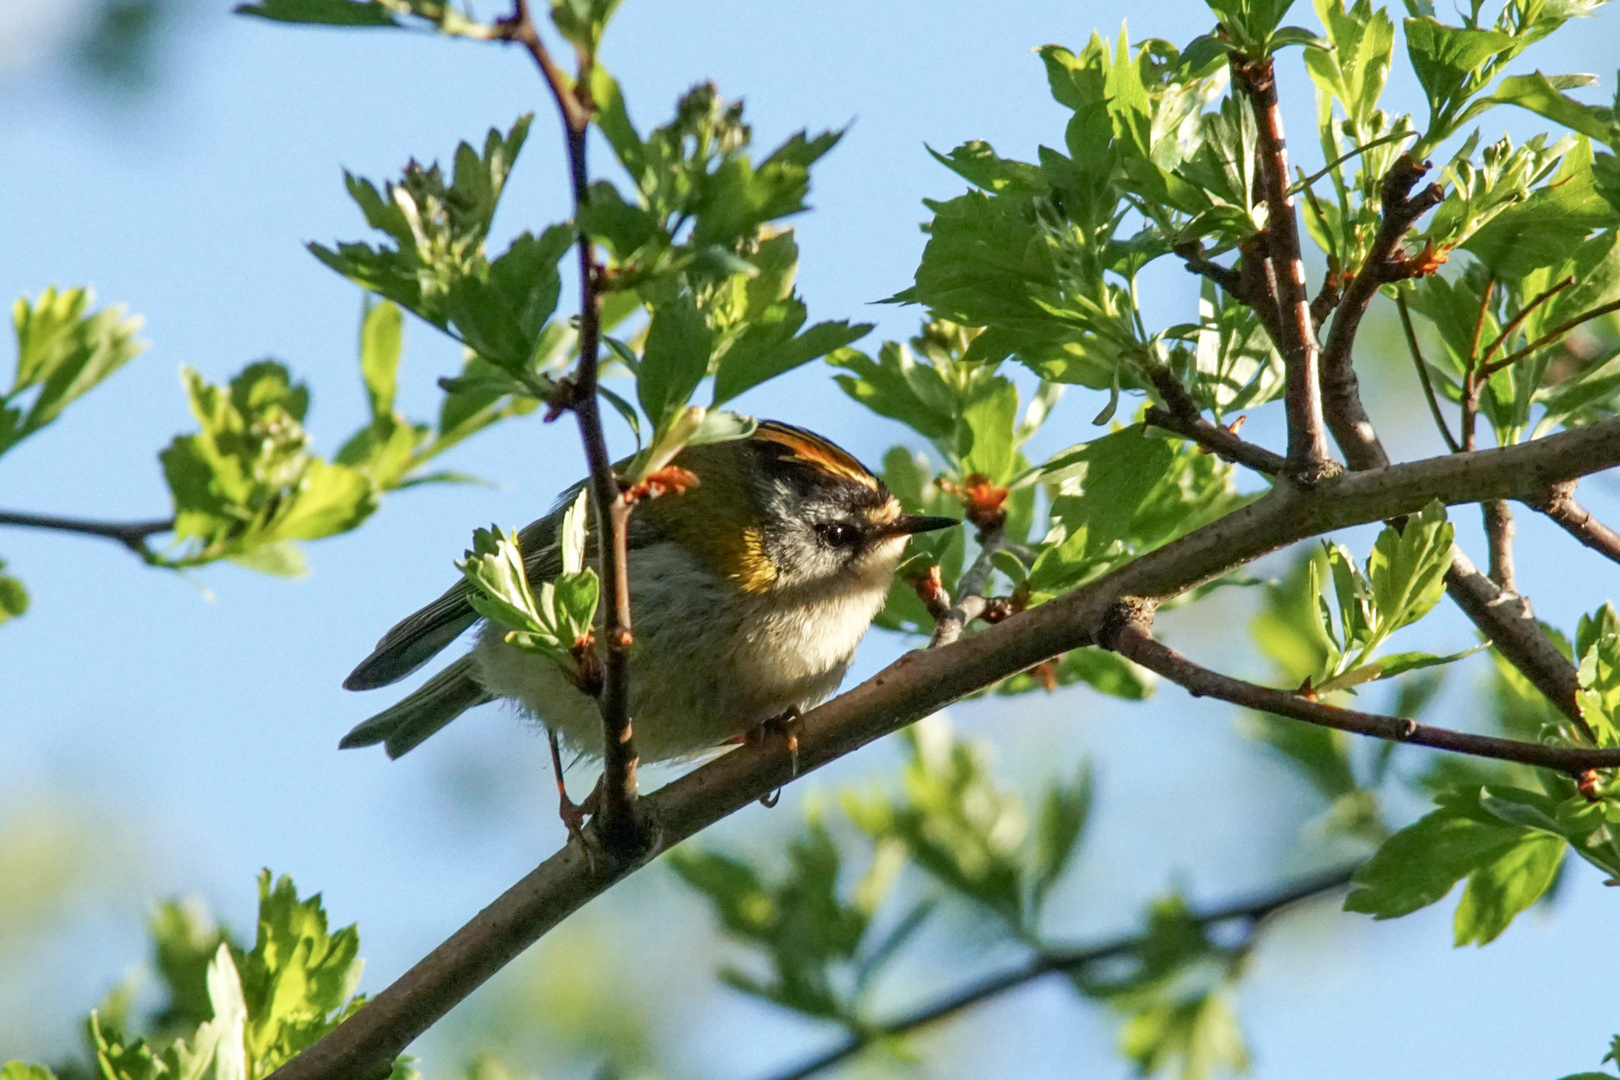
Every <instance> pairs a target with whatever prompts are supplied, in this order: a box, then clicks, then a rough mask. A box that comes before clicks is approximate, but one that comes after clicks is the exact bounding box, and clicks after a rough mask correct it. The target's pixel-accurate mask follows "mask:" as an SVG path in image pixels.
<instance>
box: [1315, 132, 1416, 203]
mask: <svg viewBox="0 0 1620 1080" xmlns="http://www.w3.org/2000/svg"><path fill="white" fill-rule="evenodd" d="M1412 137H1413V134H1412V132H1410V131H1394V132H1391V133H1390V134H1388V135H1380V136H1379V137H1378V138H1376V139H1373V140H1372V141H1371V142H1365V143H1362V144H1361V145H1360V146H1355V147H1351V148H1350V149H1349V150H1346V151H1345V152H1344V153H1342V154H1340V155H1339V156H1338V157H1336V158H1334V159H1333V160H1332V161H1330V162H1328V163H1327V164H1326V165H1324V166H1322V167H1321V168H1320V169H1318V170H1316V171H1315V172H1313V173H1312V174H1311V175H1309V176H1306V175H1305V170H1303V169H1296V170H1295V171H1296V172H1298V173H1299V174H1300V175H1299V182H1298V183H1296V184H1295V185H1294V186H1293V187H1291V188H1289V189H1288V193H1289V194H1290V195H1298V194H1300V193H1301V192H1304V191H1309V190H1310V187H1311V185H1312V184H1314V183H1316V182H1317V181H1318V180H1320V179H1322V177H1324V176H1326V175H1327V174H1328V173H1330V172H1332V171H1333V170H1334V169H1337V168H1338V167H1339V166H1340V165H1343V164H1344V163H1345V162H1347V161H1349V160H1350V159H1351V158H1353V157H1357V156H1359V155H1361V154H1365V153H1366V152H1367V151H1369V150H1372V149H1374V148H1375V147H1379V146H1383V145H1384V144H1386V143H1392V142H1400V141H1401V140H1403V139H1410V138H1412Z"/></svg>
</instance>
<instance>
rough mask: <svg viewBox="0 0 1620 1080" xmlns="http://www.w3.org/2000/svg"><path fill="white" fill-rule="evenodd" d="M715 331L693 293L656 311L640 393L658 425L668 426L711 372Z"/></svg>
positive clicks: (643, 361)
mask: <svg viewBox="0 0 1620 1080" xmlns="http://www.w3.org/2000/svg"><path fill="white" fill-rule="evenodd" d="M713 348H714V333H713V331H712V330H711V329H710V327H709V324H708V321H707V319H705V318H704V315H703V312H702V311H700V310H699V309H698V306H697V303H696V301H694V300H693V299H692V297H691V296H690V295H689V294H684V293H683V294H682V295H680V296H678V297H676V298H675V299H673V300H671V301H670V302H669V303H667V304H663V305H661V306H660V307H659V308H658V309H657V310H656V311H654V312H653V317H652V321H651V323H650V325H649V326H648V329H647V348H646V351H645V352H644V353H643V354H642V358H641V371H640V374H639V377H638V378H637V380H636V394H637V396H638V397H639V398H640V400H641V408H642V411H643V412H645V413H646V414H647V417H648V419H650V420H652V422H653V423H654V424H655V425H659V426H662V425H664V424H665V423H666V422H667V421H668V420H669V419H670V417H671V416H672V415H673V414H674V413H675V411H676V410H678V409H681V408H683V407H684V406H685V405H686V403H687V401H689V400H690V399H691V397H692V393H693V391H695V390H696V389H697V387H698V383H700V382H702V381H703V376H704V375H706V374H708V371H709V356H710V354H711V352H712V351H713Z"/></svg>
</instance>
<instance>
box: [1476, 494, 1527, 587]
mask: <svg viewBox="0 0 1620 1080" xmlns="http://www.w3.org/2000/svg"><path fill="white" fill-rule="evenodd" d="M1480 509H1481V510H1482V511H1483V512H1484V517H1485V542H1486V543H1487V544H1488V545H1489V547H1490V552H1491V570H1490V577H1491V580H1492V581H1494V582H1495V583H1496V587H1497V588H1499V589H1501V590H1502V591H1503V592H1510V593H1515V594H1517V593H1518V591H1519V589H1518V586H1517V585H1516V584H1515V582H1514V575H1513V537H1514V535H1515V534H1516V533H1517V532H1518V530H1517V529H1516V528H1515V527H1514V525H1513V510H1512V508H1510V507H1509V506H1508V504H1507V503H1505V502H1503V501H1502V500H1501V499H1492V500H1491V501H1490V502H1487V503H1482V504H1481V505H1480Z"/></svg>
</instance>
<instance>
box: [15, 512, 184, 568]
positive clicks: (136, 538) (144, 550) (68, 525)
mask: <svg viewBox="0 0 1620 1080" xmlns="http://www.w3.org/2000/svg"><path fill="white" fill-rule="evenodd" d="M0 525H12V526H16V527H17V528H22V529H50V530H52V531H53V532H65V533H77V534H79V535H80V536H99V537H102V538H103V539H106V540H115V541H117V542H118V543H120V544H122V545H124V546H125V547H127V548H128V549H129V550H131V551H133V552H134V553H135V554H136V555H139V556H140V557H141V558H143V559H145V558H148V557H149V556H150V555H151V550H150V549H149V548H148V547H147V546H146V541H147V540H148V539H150V538H151V537H154V536H156V535H158V534H159V533H166V532H171V531H173V529H174V519H173V518H168V519H167V520H164V521H85V520H84V519H82V518H65V517H50V516H48V515H43V514H14V513H10V512H9V511H4V510H0Z"/></svg>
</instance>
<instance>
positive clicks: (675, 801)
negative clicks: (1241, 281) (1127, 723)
mask: <svg viewBox="0 0 1620 1080" xmlns="http://www.w3.org/2000/svg"><path fill="white" fill-rule="evenodd" d="M1616 465H1620V417H1617V418H1609V419H1605V420H1599V421H1597V422H1596V423H1593V424H1588V425H1584V426H1582V427H1579V428H1575V429H1573V430H1569V431H1563V432H1560V433H1558V434H1557V435H1550V436H1547V437H1546V438H1542V439H1535V440H1532V441H1531V442H1529V443H1523V444H1519V445H1516V446H1511V447H1505V448H1499V449H1491V450H1483V451H1479V452H1478V453H1473V454H1447V455H1443V456H1441V457H1437V458H1429V459H1426V460H1423V461H1416V462H1411V463H1408V464H1402V465H1394V466H1391V467H1390V468H1387V469H1379V470H1375V471H1372V472H1362V473H1349V474H1345V475H1342V476H1338V477H1334V478H1332V479H1331V480H1329V481H1327V482H1325V483H1324V484H1322V485H1321V486H1320V487H1319V488H1318V489H1317V490H1316V491H1314V492H1312V493H1310V494H1309V495H1308V496H1305V495H1301V494H1300V493H1298V492H1296V491H1293V490H1292V489H1290V488H1289V487H1288V485H1278V486H1277V487H1276V488H1274V489H1273V491H1272V492H1271V493H1270V494H1268V495H1266V496H1264V497H1262V498H1260V499H1258V500H1255V501H1254V502H1251V503H1248V504H1246V505H1244V506H1242V507H1241V508H1239V509H1237V510H1234V511H1232V512H1231V513H1229V514H1227V515H1225V516H1224V517H1222V518H1220V519H1219V520H1217V521H1214V522H1212V523H1210V524H1208V525H1205V526H1202V527H1200V528H1197V529H1194V530H1192V531H1191V532H1189V533H1187V534H1186V535H1184V536H1182V537H1180V538H1179V539H1176V540H1172V541H1171V542H1169V543H1167V544H1165V545H1163V546H1161V547H1158V548H1155V549H1154V550H1152V551H1149V552H1147V553H1146V554H1143V555H1141V556H1138V557H1137V558H1135V559H1132V560H1131V561H1129V562H1127V563H1126V564H1125V565H1123V566H1121V567H1119V568H1118V569H1115V570H1113V571H1110V572H1109V573H1107V574H1104V575H1103V576H1102V577H1100V578H1098V579H1096V580H1094V581H1090V582H1087V583H1086V584H1084V585H1081V586H1079V587H1078V588H1075V589H1072V590H1070V591H1069V592H1067V593H1065V594H1063V595H1062V596H1059V597H1057V598H1055V599H1053V600H1051V601H1049V602H1047V603H1045V604H1041V605H1039V606H1037V607H1033V608H1030V609H1029V610H1027V611H1024V612H1021V613H1019V614H1017V615H1014V616H1013V617H1011V618H1009V619H1006V620H1005V621H1003V622H999V623H996V624H995V625H992V626H988V627H986V628H985V629H984V631H983V632H982V633H978V634H973V635H971V636H968V637H963V638H962V639H960V640H958V641H957V642H956V643H955V644H954V645H948V646H945V647H943V648H939V649H920V650H917V651H914V652H909V653H907V654H905V655H904V656H902V657H901V658H900V659H899V660H897V661H895V662H894V663H893V664H890V665H889V666H888V667H887V668H884V669H883V670H882V671H880V672H878V673H877V674H876V675H874V676H873V677H872V678H870V679H868V680H867V681H866V682H864V683H861V684H860V685H859V686H856V687H854V688H852V689H851V690H849V691H848V692H846V693H844V694H841V695H839V696H838V697H836V698H834V699H832V700H831V701H829V702H827V703H826V704H824V705H821V706H819V707H817V708H815V709H812V710H810V711H809V712H808V713H806V714H805V715H804V716H803V717H802V718H801V720H800V735H799V752H798V756H797V774H798V775H800V776H802V775H804V774H806V773H809V772H812V771H814V770H815V769H818V768H820V767H821V766H823V765H826V764H828V763H829V762H831V761H835V760H837V759H839V758H841V757H843V756H845V755H847V754H850V753H852V752H854V751H855V750H857V749H859V748H860V747H862V746H865V745H867V744H868V743H871V742H873V741H875V740H877V739H880V738H882V737H884V736H885V735H888V734H891V733H892V732H895V731H898V730H900V729H901V728H903V727H905V726H906V725H908V724H910V723H912V722H914V721H916V720H919V719H921V718H922V717H924V716H928V715H930V714H932V713H934V712H937V711H938V710H939V709H941V708H944V707H945V706H947V705H949V704H950V703H951V702H954V701H957V700H960V699H961V698H962V697H964V696H966V695H968V694H971V693H975V692H977V691H979V690H982V689H984V688H986V687H989V686H993V685H995V684H996V683H998V682H1000V681H1001V680H1002V679H1005V678H1007V677H1008V676H1010V675H1013V674H1016V673H1017V672H1020V671H1024V670H1026V669H1028V668H1030V667H1032V666H1034V665H1036V664H1038V663H1041V662H1042V661H1044V660H1047V659H1050V658H1051V657H1054V656H1057V655H1059V654H1061V653H1065V652H1068V651H1070V650H1071V649H1077V648H1081V647H1083V646H1086V645H1090V644H1094V643H1096V641H1097V639H1098V635H1099V634H1101V633H1102V632H1103V628H1104V625H1105V623H1106V621H1107V620H1108V618H1109V616H1110V614H1111V613H1113V612H1115V611H1117V610H1118V606H1119V603H1120V601H1121V600H1122V599H1123V598H1125V597H1141V598H1144V599H1145V600H1147V601H1148V602H1150V603H1153V602H1162V601H1164V600H1168V599H1170V598H1173V597H1175V596H1178V595H1180V594H1181V593H1183V592H1185V591H1187V590H1188V589H1191V588H1194V587H1195V586H1197V585H1200V584H1203V583H1204V582H1207V581H1211V580H1214V579H1215V578H1217V577H1219V576H1221V575H1222V574H1224V573H1227V572H1228V571H1230V570H1231V569H1233V568H1234V567H1236V566H1241V565H1244V564H1246V563H1249V562H1252V561H1254V560H1255V559H1257V558H1260V557H1261V556H1263V555H1266V554H1269V553H1271V552H1273V551H1276V550H1279V549H1280V548H1282V547H1285V546H1287V545H1288V544H1291V543H1294V542H1295V541H1298V540H1302V539H1305V538H1307V537H1310V536H1319V535H1321V534H1322V533H1325V532H1331V531H1333V530H1336V529H1345V528H1350V527H1352V526H1355V525H1362V524H1368V523H1371V522H1375V521H1383V520H1386V519H1388V518H1392V517H1397V516H1400V515H1402V514H1414V513H1417V512H1418V511H1419V510H1421V509H1422V508H1423V507H1424V506H1425V505H1426V504H1427V503H1428V502H1429V501H1430V500H1431V499H1434V498H1436V497H1439V498H1443V499H1445V500H1446V501H1447V502H1450V503H1464V502H1478V501H1480V500H1482V499H1503V498H1509V499H1527V498H1534V497H1536V496H1537V494H1538V493H1540V492H1543V491H1544V490H1545V489H1546V486H1547V484H1548V483H1549V482H1556V481H1558V480H1565V479H1572V478H1575V477H1579V476H1585V475H1588V474H1590V473H1594V472H1598V471H1601V470H1603V469H1608V468H1612V467H1614V466H1616ZM1480 578H1481V579H1482V580H1484V575H1480ZM1485 583H1486V586H1487V588H1491V586H1490V582H1489V581H1488V580H1487V581H1486V582H1485ZM1538 685H1539V684H1538ZM793 770H794V760H793V757H792V755H791V754H790V752H789V750H788V748H787V745H786V743H785V740H781V739H764V740H760V741H759V742H757V743H755V744H752V745H745V746H742V747H738V748H737V749H734V750H732V751H730V752H729V753H726V754H723V755H721V756H720V757H718V758H716V759H714V760H712V761H709V762H708V763H706V764H704V765H702V766H700V767H699V768H697V769H694V770H693V771H692V772H690V773H687V774H686V775H684V776H682V777H680V778H678V779H676V780H674V781H673V782H671V783H670V784H668V785H666V786H665V787H663V788H661V789H659V790H658V791H656V792H654V793H653V794H651V795H649V796H648V797H647V798H646V799H645V800H643V801H644V803H645V804H647V805H646V810H647V813H648V815H649V817H651V818H652V819H653V820H656V821H657V822H658V826H659V827H658V829H657V830H656V832H655V833H654V834H653V836H652V841H653V842H652V846H651V847H650V848H649V849H648V850H646V851H645V852H642V853H641V854H639V855H635V856H633V857H628V858H615V859H602V858H595V859H593V858H591V856H590V853H589V852H587V851H586V850H584V849H582V847H581V846H580V845H578V844H569V845H567V846H566V847H564V848H563V849H562V850H560V851H559V852H558V853H557V854H555V855H553V856H552V857H551V858H550V859H548V860H546V862H544V863H542V864H541V865H540V866H539V867H537V868H536V869H535V870H534V871H533V872H531V873H530V874H529V875H528V876H527V877H525V878H524V879H523V880H522V881H520V882H519V883H518V884H516V885H514V886H513V887H512V888H511V889H509V890H507V892H506V893H505V894H503V895H502V896H501V897H499V898H498V899H496V900H495V901H494V902H493V903H492V904H490V905H489V906H488V907H487V908H485V909H484V910H483V911H482V912H480V913H479V914H478V915H477V916H476V917H475V918H474V919H473V920H472V921H471V922H469V923H468V924H467V925H466V926H465V927H463V928H462V929H461V930H459V931H457V932H456V933H455V934H453V935H452V936H451V937H450V938H449V939H448V940H447V941H445V942H444V944H442V945H440V946H439V947H438V948H437V949H435V950H433V952H431V953H430V954H428V955H427V956H426V957H424V958H423V959H422V960H421V961H420V962H419V963H417V964H416V966H415V967H413V968H411V970H410V971H408V972H406V974H405V975H403V976H401V977H400V978H399V980H397V981H396V982H395V983H394V984H393V985H391V986H388V987H386V988H385V989H383V990H382V992H380V993H379V994H377V995H376V996H375V997H373V998H371V999H370V1000H369V1001H367V1003H366V1004H365V1006H364V1007H363V1008H361V1009H360V1010H359V1011H358V1012H356V1013H355V1014H354V1015H353V1016H351V1017H349V1018H348V1019H347V1020H345V1021H344V1022H343V1023H342V1024H340V1025H339V1026H338V1027H337V1028H336V1029H335V1030H334V1031H332V1032H331V1033H330V1034H328V1035H327V1036H326V1037H325V1038H323V1039H321V1040H320V1041H319V1042H317V1043H316V1044H315V1045H314V1046H312V1047H310V1048H309V1049H308V1050H305V1051H304V1052H303V1053H301V1054H300V1055H299V1056H298V1057H296V1058H294V1059H293V1060H292V1061H290V1062H288V1063H287V1064H286V1065H284V1066H282V1067H281V1068H280V1069H279V1070H277V1072H276V1073H275V1074H274V1075H275V1080H354V1078H355V1077H359V1076H365V1075H368V1074H369V1073H370V1072H372V1071H373V1070H375V1069H377V1068H378V1067H379V1066H381V1068H382V1071H383V1072H384V1073H385V1074H386V1072H387V1069H388V1066H389V1064H390V1063H391V1062H392V1061H393V1059H394V1057H395V1056H396V1055H397V1054H399V1053H400V1052H401V1051H403V1050H404V1049H405V1047H406V1046H407V1045H409V1044H410V1043H411V1041H412V1040H414V1039H415V1038H416V1037H417V1036H419V1035H420V1034H421V1033H422V1032H424V1031H426V1030H427V1029H428V1027H430V1026H431V1025H432V1024H433V1023H435V1022H436V1021H437V1020H438V1019H439V1018H440V1017H442V1016H444V1015H445V1013H447V1012H449V1011H450V1009H451V1008H453V1007H454V1006H455V1005H456V1004H457V1003H459V1002H460V1001H461V1000H462V999H464V998H465V997H466V996H467V995H468V994H470V993H472V991H473V990H474V989H476V988H477V987H478V986H479V985H480V984H482V983H483V982H484V981H485V980H487V979H488V978H489V977H490V976H491V975H493V974H494V973H495V972H497V971H499V970H500V969H501V968H502V967H503V966H505V965H506V964H507V963H508V962H510V961H511V960H512V959H513V958H515V957H516V956H517V955H518V954H519V953H521V952H522V951H523V950H524V949H526V948H527V947H528V946H529V945H531V944H533V943H534V942H535V941H537V940H539V939H540V937H541V936H543V935H544V934H545V933H546V932H547V931H549V930H550V929H551V928H553V927H554V926H556V925H557V924H558V923H560V922H561V921H562V920H563V919H564V918H566V917H567V916H568V915H570V914H572V913H573V912H574V911H576V910H578V909H579V908H580V907H581V906H583V905H584V904H585V903H586V902H587V901H589V900H591V899H593V898H594V897H596V896H598V895H600V894H601V893H602V892H604V891H605V890H606V889H608V888H610V887H611V886H612V885H613V884H615V883H616V882H618V881H619V880H621V879H622V878H624V877H625V876H627V875H628V874H629V873H630V872H632V871H633V870H634V869H636V868H638V867H640V866H644V865H646V864H647V863H648V862H650V861H652V860H653V859H654V858H656V857H657V856H658V855H659V854H660V853H662V852H663V851H665V850H668V849H669V848H670V847H673V846H674V845H675V844H677V843H679V842H681V841H682V840H685V839H686V838H688V837H690V836H692V835H694V834H696V833H698V832H700V831H702V830H703V829H706V828H708V827H709V826H710V825H712V824H714V823H715V822H717V821H719V820H721V819H722V818H725V817H728V816H730V815H731V814H733V813H736V812H737V811H738V810H741V809H743V808H744V807H747V806H751V805H752V804H753V803H754V802H755V801H757V800H758V799H759V798H760V797H761V796H763V795H766V794H768V793H769V792H771V791H772V790H774V789H775V788H778V787H781V786H782V785H783V784H784V783H786V782H787V781H788V780H790V779H791V778H792V776H793Z"/></svg>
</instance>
